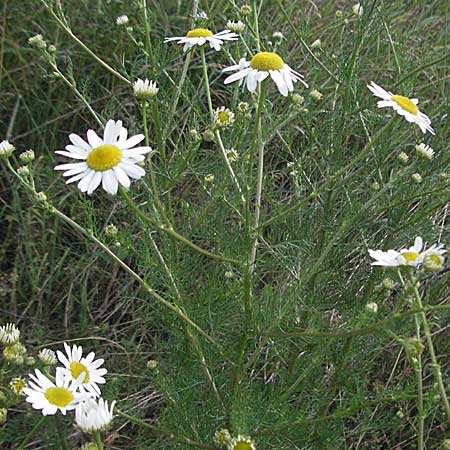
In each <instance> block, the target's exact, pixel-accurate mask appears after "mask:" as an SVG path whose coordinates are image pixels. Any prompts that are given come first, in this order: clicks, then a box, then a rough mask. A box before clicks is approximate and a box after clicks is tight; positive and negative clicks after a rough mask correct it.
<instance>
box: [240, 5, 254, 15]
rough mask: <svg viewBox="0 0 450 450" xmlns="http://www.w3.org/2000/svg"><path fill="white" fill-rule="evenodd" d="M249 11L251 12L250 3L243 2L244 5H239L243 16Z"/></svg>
mask: <svg viewBox="0 0 450 450" xmlns="http://www.w3.org/2000/svg"><path fill="white" fill-rule="evenodd" d="M251 13H252V7H251V6H250V5H248V4H245V5H242V6H241V14H242V15H243V16H248V15H249V14H251Z"/></svg>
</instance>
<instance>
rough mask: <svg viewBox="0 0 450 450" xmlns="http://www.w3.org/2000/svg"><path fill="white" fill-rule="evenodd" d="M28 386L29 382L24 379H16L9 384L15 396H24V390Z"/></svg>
mask: <svg viewBox="0 0 450 450" xmlns="http://www.w3.org/2000/svg"><path fill="white" fill-rule="evenodd" d="M26 386H27V382H26V380H25V379H24V378H22V377H15V378H13V379H12V380H11V381H10V382H9V387H10V388H11V390H12V391H13V392H14V394H17V395H21V394H23V389H24V388H25V387H26Z"/></svg>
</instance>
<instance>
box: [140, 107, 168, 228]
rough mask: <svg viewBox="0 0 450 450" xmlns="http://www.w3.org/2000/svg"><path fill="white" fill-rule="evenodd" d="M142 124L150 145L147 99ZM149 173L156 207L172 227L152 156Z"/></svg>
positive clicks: (143, 108) (146, 143) (149, 159)
mask: <svg viewBox="0 0 450 450" xmlns="http://www.w3.org/2000/svg"><path fill="white" fill-rule="evenodd" d="M142 124H143V127H144V135H145V145H147V146H149V145H150V138H149V135H148V123H147V102H146V101H145V100H143V101H142ZM148 173H149V175H150V184H151V187H152V192H153V199H154V200H155V203H156V207H157V208H158V211H159V213H160V214H161V216H162V218H163V220H164V222H165V223H166V225H168V226H169V227H170V228H171V227H172V225H171V223H170V221H169V218H168V217H167V215H166V212H165V209H164V206H163V204H162V203H161V200H160V199H159V192H158V187H157V185H156V177H155V172H154V171H153V162H152V157H151V156H150V157H149V158H148Z"/></svg>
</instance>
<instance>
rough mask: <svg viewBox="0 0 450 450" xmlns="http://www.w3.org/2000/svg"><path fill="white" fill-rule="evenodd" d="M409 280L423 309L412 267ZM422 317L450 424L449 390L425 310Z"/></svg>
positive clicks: (417, 302)
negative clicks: (446, 386) (446, 389)
mask: <svg viewBox="0 0 450 450" xmlns="http://www.w3.org/2000/svg"><path fill="white" fill-rule="evenodd" d="M408 277H409V281H410V283H411V287H412V290H413V293H414V297H415V300H416V304H417V306H418V307H419V308H421V309H423V305H422V299H421V298H420V293H419V290H418V289H417V280H416V279H415V277H414V275H413V272H412V269H411V270H409V272H408ZM419 315H420V318H421V319H422V326H423V331H424V334H425V338H426V340H427V344H428V351H429V352H430V357H431V362H432V364H431V367H432V369H433V373H434V377H435V379H436V382H437V385H438V389H439V394H440V397H441V401H442V404H443V406H444V410H445V414H446V415H447V421H448V424H449V425H450V404H449V402H448V397H447V392H446V391H445V386H444V382H443V381H442V372H441V366H440V365H439V363H438V361H437V358H436V352H435V350H434V345H433V340H432V339H431V332H430V327H429V325H428V321H427V316H426V314H425V313H424V312H421V313H419Z"/></svg>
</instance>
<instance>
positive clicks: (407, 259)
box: [402, 252, 419, 263]
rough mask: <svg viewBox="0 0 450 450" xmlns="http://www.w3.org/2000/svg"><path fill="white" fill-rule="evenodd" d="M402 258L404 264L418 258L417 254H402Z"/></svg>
mask: <svg viewBox="0 0 450 450" xmlns="http://www.w3.org/2000/svg"><path fill="white" fill-rule="evenodd" d="M402 256H403V258H405V260H406V262H407V263H409V262H414V261H415V260H416V259H417V258H418V257H419V253H417V252H403V253H402Z"/></svg>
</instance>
